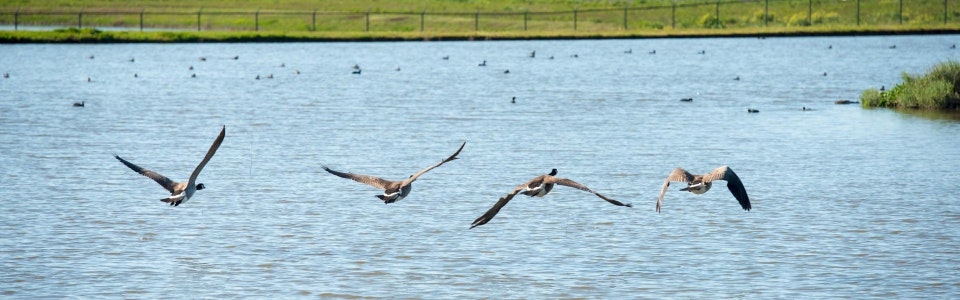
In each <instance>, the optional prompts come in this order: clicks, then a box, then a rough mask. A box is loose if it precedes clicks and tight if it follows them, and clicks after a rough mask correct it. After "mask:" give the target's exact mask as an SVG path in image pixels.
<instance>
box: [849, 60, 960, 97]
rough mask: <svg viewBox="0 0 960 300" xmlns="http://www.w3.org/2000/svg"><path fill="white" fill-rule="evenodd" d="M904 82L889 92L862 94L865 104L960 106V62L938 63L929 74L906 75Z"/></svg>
mask: <svg viewBox="0 0 960 300" xmlns="http://www.w3.org/2000/svg"><path fill="white" fill-rule="evenodd" d="M902 77H903V82H902V83H900V84H897V85H896V86H894V87H893V88H891V89H890V90H889V91H878V90H876V89H869V90H866V91H863V93H862V94H861V95H860V103H861V105H862V106H864V107H895V108H919V109H957V108H960V62H957V61H952V60H951V61H947V62H944V63H940V64H937V65H936V66H934V67H933V68H931V69H930V71H929V72H928V73H927V74H924V75H910V74H907V73H904V74H902Z"/></svg>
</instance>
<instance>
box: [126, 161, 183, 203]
mask: <svg viewBox="0 0 960 300" xmlns="http://www.w3.org/2000/svg"><path fill="white" fill-rule="evenodd" d="M113 157H114V158H116V159H117V160H119V161H120V162H122V163H123V164H124V165H126V166H127V167H128V168H130V169H131V170H133V171H134V172H137V173H140V175H143V176H146V177H147V178H150V179H153V181H156V182H157V183H159V184H160V186H162V187H163V188H165V189H167V191H169V192H171V193H173V190H174V189H175V188H176V186H177V182H175V181H173V180H170V178H167V176H163V175H160V173H157V172H154V171H150V170H147V169H144V168H141V167H140V166H138V165H135V164H133V163H131V162H129V161H127V160H125V159H123V158H120V156H119V155H116V154H114V155H113Z"/></svg>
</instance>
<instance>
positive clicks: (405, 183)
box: [322, 142, 467, 204]
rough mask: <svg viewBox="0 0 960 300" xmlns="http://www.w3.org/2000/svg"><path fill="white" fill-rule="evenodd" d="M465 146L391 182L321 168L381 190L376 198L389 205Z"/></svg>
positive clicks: (407, 192)
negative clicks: (419, 179) (416, 181)
mask: <svg viewBox="0 0 960 300" xmlns="http://www.w3.org/2000/svg"><path fill="white" fill-rule="evenodd" d="M466 145H467V142H463V144H462V145H460V149H457V152H456V153H453V155H450V157H447V158H445V159H443V160H441V161H440V162H438V163H436V164H433V165H431V166H429V167H426V168H424V169H423V170H420V172H417V173H415V174H413V175H410V177H408V178H407V179H404V180H397V181H391V180H386V179H383V178H380V177H376V176H370V175H363V174H353V173H346V172H339V171H334V170H331V169H330V168H328V167H327V166H322V167H323V169H324V170H326V171H327V172H330V174H333V175H337V176H339V177H341V178H346V179H351V180H353V181H356V182H360V183H363V184H366V185H369V186H372V187H375V188H378V189H383V195H377V198H379V199H380V200H383V203H384V204H389V203H394V202H397V201H400V200H402V199H403V198H405V197H407V195H408V194H410V190H411V188H412V184H413V181H415V180H417V178H418V177H420V175H423V174H425V173H427V172H428V171H430V170H433V169H434V168H436V167H439V166H440V165H443V164H444V163H446V162H449V161H451V160H454V159H457V155H459V154H460V151H461V150H463V146H466Z"/></svg>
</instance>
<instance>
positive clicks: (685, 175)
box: [657, 168, 694, 212]
mask: <svg viewBox="0 0 960 300" xmlns="http://www.w3.org/2000/svg"><path fill="white" fill-rule="evenodd" d="M693 178H694V175H693V174H690V172H687V170H684V169H681V168H676V169H673V172H670V175H667V179H666V180H664V181H663V187H662V188H660V196H658V197H657V212H660V206H661V205H663V195H664V194H666V193H667V188H668V187H670V183H671V182H687V183H689V182H692V181H693Z"/></svg>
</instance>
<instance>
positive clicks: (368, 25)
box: [364, 0, 859, 31]
mask: <svg viewBox="0 0 960 300" xmlns="http://www.w3.org/2000/svg"><path fill="white" fill-rule="evenodd" d="M858 1H859V0H858ZM364 31H370V9H369V8H367V27H366V29H364Z"/></svg>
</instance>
